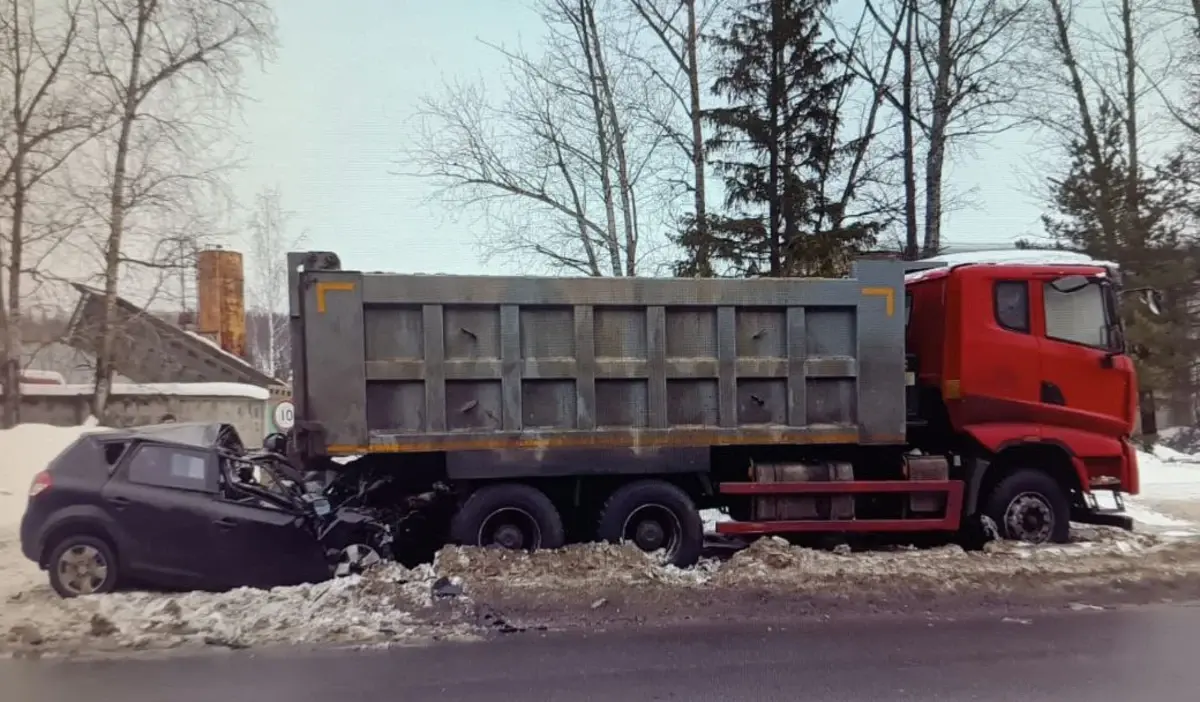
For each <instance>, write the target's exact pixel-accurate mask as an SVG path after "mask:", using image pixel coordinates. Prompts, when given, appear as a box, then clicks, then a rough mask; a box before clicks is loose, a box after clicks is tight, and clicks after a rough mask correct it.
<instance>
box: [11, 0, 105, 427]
mask: <svg viewBox="0 0 1200 702" xmlns="http://www.w3.org/2000/svg"><path fill="white" fill-rule="evenodd" d="M82 7H83V4H82V0H62V2H59V3H57V4H53V5H49V4H45V3H41V4H39V3H35V2H34V1H33V0H4V2H3V5H2V6H0V109H2V111H3V116H2V117H0V205H2V207H0V209H2V210H3V213H4V222H3V224H2V225H0V231H2V232H3V237H2V238H0V277H2V278H3V279H4V283H5V285H4V287H3V288H0V327H2V329H3V337H4V338H3V340H2V343H3V350H2V352H0V353H2V356H0V366H2V369H3V370H2V372H3V375H2V377H0V382H2V383H3V386H4V408H3V424H4V426H12V425H14V424H16V423H17V422H19V421H20V395H21V386H20V371H21V353H22V348H23V346H24V343H23V339H22V334H21V329H22V316H23V312H24V298H25V292H26V291H25V289H24V285H25V284H26V283H27V282H28V281H27V278H28V276H29V274H30V273H36V272H37V271H38V270H39V268H40V265H39V264H41V263H42V262H43V261H44V260H45V258H46V257H47V256H48V255H49V254H50V252H51V250H52V249H53V248H54V246H55V244H56V243H57V242H56V240H55V239H56V237H57V236H58V235H60V234H61V232H62V231H63V230H62V229H61V228H60V227H58V226H56V224H58V223H59V219H58V217H56V216H55V214H54V212H53V210H54V206H53V204H51V203H50V202H49V201H48V198H47V186H48V185H49V181H50V179H52V178H53V177H54V175H55V173H56V172H57V171H58V170H59V169H60V167H62V166H63V165H64V164H65V163H66V162H67V160H68V159H69V158H70V157H71V155H72V154H74V153H75V152H76V150H77V149H78V148H79V147H80V146H81V145H82V144H83V143H85V142H86V141H87V139H88V138H89V137H90V136H91V135H92V134H93V132H94V129H95V126H96V119H95V115H94V113H93V112H92V111H91V110H89V109H88V105H87V104H85V102H84V101H83V100H81V99H80V98H79V91H80V89H81V85H80V79H81V78H82V76H81V74H80V71H79V69H80V65H81V61H80V56H79V54H80V30H81V26H80V25H81V21H82ZM4 225H7V226H4Z"/></svg>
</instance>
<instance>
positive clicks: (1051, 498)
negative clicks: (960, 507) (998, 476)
mask: <svg viewBox="0 0 1200 702" xmlns="http://www.w3.org/2000/svg"><path fill="white" fill-rule="evenodd" d="M985 513H986V514H987V516H988V517H990V518H991V520H992V521H993V522H995V523H996V528H997V529H998V530H999V531H1000V536H1001V537H1003V538H1005V539H1009V540H1012V541H1024V542H1027V543H1034V544H1044V543H1056V544H1062V543H1066V542H1067V540H1068V539H1069V538H1070V532H1071V503H1070V501H1069V500H1068V499H1067V494H1066V491H1064V490H1063V488H1062V486H1060V485H1059V484H1058V481H1056V480H1055V479H1054V478H1052V477H1051V476H1050V475H1048V474H1046V473H1044V472H1042V471H1040V470H1030V469H1025V470H1018V471H1016V472H1014V473H1013V474H1012V475H1009V476H1008V477H1006V478H1004V479H1003V480H1001V481H1000V482H999V483H998V484H997V485H996V487H995V488H993V489H992V492H991V494H990V495H988V499H987V504H986V508H985Z"/></svg>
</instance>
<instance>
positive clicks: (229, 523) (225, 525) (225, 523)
mask: <svg viewBox="0 0 1200 702" xmlns="http://www.w3.org/2000/svg"><path fill="white" fill-rule="evenodd" d="M213 524H216V525H217V526H219V527H221V528H222V529H232V528H234V527H235V526H237V524H238V523H237V522H235V521H233V520H232V519H229V518H228V517H222V518H220V519H218V520H216V521H214V522H213Z"/></svg>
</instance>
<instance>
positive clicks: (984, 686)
mask: <svg viewBox="0 0 1200 702" xmlns="http://www.w3.org/2000/svg"><path fill="white" fill-rule="evenodd" d="M1198 650H1200V607H1185V606H1173V607H1154V608H1144V609H1129V610H1121V611H1102V612H1095V611H1085V612H1063V611H1059V612H1054V613H1045V614H1041V615H1038V614H1034V615H1028V616H1027V617H1023V618H1009V619H1007V620H1006V619H1005V618H1004V617H1003V615H1001V614H995V615H987V616H980V617H977V618H972V619H969V620H956V621H939V620H930V619H926V618H920V617H916V618H908V619H903V620H858V621H852V622H828V623H824V624H815V623H808V624H799V625H796V626H783V627H779V626H773V627H770V628H767V627H764V626H754V627H748V626H744V625H743V626H737V627H722V628H717V629H713V628H704V627H689V628H686V629H679V628H675V629H669V630H668V629H642V630H635V631H627V632H622V633H613V634H592V635H588V636H585V635H579V634H570V635H566V634H561V635H556V634H546V635H538V634H520V635H514V636H509V637H504V638H500V639H498V640H495V641H490V642H485V643H475V644H440V645H436V646H433V647H428V648H415V649H393V650H390V651H371V652H363V651H358V652H351V651H337V652H335V651H325V652H313V651H309V652H304V653H300V652H283V651H274V652H271V653H265V654H259V655H254V656H251V655H249V654H246V653H244V652H242V653H236V654H230V655H223V656H208V657H196V658H173V659H159V660H126V661H104V662H100V661H97V662H48V661H20V660H16V661H4V662H0V689H3V690H4V694H3V698H4V700H6V701H7V702H34V701H36V702H60V701H64V702H65V701H66V700H71V701H72V702H74V701H76V700H80V699H86V700H88V701H89V702H107V701H108V700H114V701H116V700H120V701H121V702H162V701H163V700H170V701H171V702H193V701H195V702H201V701H203V702H211V700H228V701H229V702H241V701H242V700H247V701H253V702H307V701H309V700H311V701H313V702H317V701H320V702H328V701H329V700H362V701H363V702H366V701H368V700H371V701H374V700H379V701H380V702H383V701H387V700H429V699H437V700H447V701H449V700H458V701H467V700H470V701H482V700H487V701H489V702H497V701H503V702H508V701H510V700H511V701H514V702H537V701H540V700H555V701H557V700H562V701H563V702H587V701H589V700H595V701H597V702H600V701H603V702H609V701H611V702H624V701H627V700H628V701H630V702H633V701H641V700H678V701H687V702H706V701H709V700H720V701H721V702H730V701H732V700H753V701H754V702H774V701H775V700H779V701H781V702H798V701H800V700H821V701H822V702H839V701H846V702H850V701H854V702H857V701H859V700H862V701H864V702H867V701H869V702H878V700H888V701H889V702H899V701H903V700H920V701H921V702H936V701H938V700H946V701H947V702H968V701H970V700H978V701H983V702H1012V700H1016V699H1020V700H1022V702H1039V701H1041V700H1045V701H1046V702H1073V701H1075V700H1080V701H1084V700H1086V701H1088V702H1094V701H1095V700H1139V699H1140V700H1155V701H1156V702H1167V701H1169V700H1195V699H1197V698H1196V690H1200V665H1198V664H1197V661H1196V652H1197V651H1198Z"/></svg>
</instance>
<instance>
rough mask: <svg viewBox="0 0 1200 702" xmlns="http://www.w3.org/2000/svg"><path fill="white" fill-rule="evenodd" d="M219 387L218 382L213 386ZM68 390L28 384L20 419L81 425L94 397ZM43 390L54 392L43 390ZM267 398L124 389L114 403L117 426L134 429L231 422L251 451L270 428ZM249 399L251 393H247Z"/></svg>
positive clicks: (199, 390) (113, 419) (114, 424)
mask: <svg viewBox="0 0 1200 702" xmlns="http://www.w3.org/2000/svg"><path fill="white" fill-rule="evenodd" d="M214 385H216V384H214ZM67 387H69V386H58V387H53V386H46V387H45V388H34V387H32V386H25V387H23V388H22V391H23V392H24V393H25V394H23V395H22V397H21V421H22V422H25V423H38V424H52V425H56V426H76V425H79V424H82V423H83V422H84V421H86V420H87V418H88V417H89V416H90V415H91V412H90V404H91V400H92V396H91V394H90V393H86V392H72V393H68V392H64V390H65V389H66V388H67ZM43 389H49V390H52V393H43V392H40V391H41V390H43ZM262 393H263V397H250V396H237V395H233V394H229V393H220V392H213V393H210V394H205V393H204V389H203V388H194V389H193V390H192V392H189V393H187V394H172V393H156V392H147V391H122V390H120V389H119V387H118V388H116V389H115V391H114V393H113V395H112V397H111V398H110V400H109V419H108V421H107V422H105V424H106V425H108V426H112V427H134V426H142V425H146V424H159V423H161V422H163V421H171V420H174V421H178V422H226V423H229V424H232V425H233V426H234V427H236V428H237V432H238V434H239V435H241V437H242V440H243V441H244V442H245V443H246V445H247V446H249V447H257V446H259V445H260V444H261V442H262V438H263V437H264V436H266V434H267V430H268V427H269V424H268V422H269V417H268V415H267V413H268V411H269V403H268V401H267V399H266V397H265V395H266V391H265V390H264V391H262ZM246 394H247V395H249V394H251V393H246Z"/></svg>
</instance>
